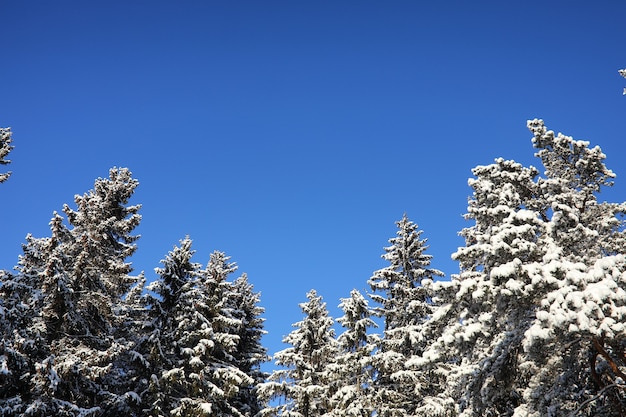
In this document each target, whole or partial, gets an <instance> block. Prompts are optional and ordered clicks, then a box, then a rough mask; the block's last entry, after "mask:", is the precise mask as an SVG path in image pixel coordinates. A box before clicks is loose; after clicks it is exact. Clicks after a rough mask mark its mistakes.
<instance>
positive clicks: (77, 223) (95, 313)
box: [33, 168, 141, 416]
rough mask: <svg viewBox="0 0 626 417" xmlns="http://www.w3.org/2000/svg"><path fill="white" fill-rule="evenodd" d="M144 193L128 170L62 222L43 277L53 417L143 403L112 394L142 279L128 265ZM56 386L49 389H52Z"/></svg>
mask: <svg viewBox="0 0 626 417" xmlns="http://www.w3.org/2000/svg"><path fill="white" fill-rule="evenodd" d="M136 186H137V180H135V179H133V178H132V176H131V173H130V171H128V170H127V169H124V168H121V169H116V168H114V169H112V170H111V171H110V172H109V178H107V179H102V178H100V179H98V180H96V182H95V185H94V189H93V190H91V191H89V192H87V193H85V194H84V195H82V196H76V197H75V201H76V204H77V209H76V210H73V209H70V208H69V206H67V205H66V206H65V207H64V212H65V214H66V215H67V217H68V222H69V225H70V227H66V226H65V225H64V224H63V222H62V218H61V216H59V215H57V214H55V216H54V218H53V220H52V222H51V225H52V238H51V240H50V244H49V246H48V250H47V251H46V253H45V255H44V259H45V263H44V265H45V267H44V269H43V271H42V276H41V280H42V282H41V288H42V297H43V300H42V309H41V311H42V317H43V320H44V323H45V329H46V330H45V333H46V338H47V343H48V347H49V352H48V353H49V354H48V356H47V357H46V358H44V359H43V360H38V361H37V363H36V364H35V367H36V369H37V370H38V372H37V374H36V375H35V376H34V377H33V378H34V379H33V381H34V384H35V387H40V388H36V389H35V391H36V392H41V395H42V399H41V403H42V404H45V407H44V408H42V410H43V409H45V410H46V413H48V414H47V415H71V416H74V415H88V414H93V415H111V414H115V413H119V412H125V411H127V405H128V404H127V402H128V401H134V400H135V396H134V395H132V394H129V395H127V393H126V392H120V391H119V388H120V387H117V386H107V384H106V383H105V382H106V381H110V380H111V379H113V380H115V379H116V377H115V375H112V374H115V373H119V372H123V370H119V369H116V368H115V363H116V361H117V359H118V358H119V356H120V355H122V354H124V353H125V350H126V348H127V346H126V345H125V344H124V343H122V342H120V340H119V339H118V337H117V336H118V332H119V325H120V323H119V322H118V317H117V314H116V312H117V309H118V308H119V306H120V305H121V303H122V302H123V299H122V296H123V295H124V294H125V293H126V292H128V290H129V289H130V288H131V285H133V284H134V283H135V282H136V281H137V280H138V279H139V278H137V277H132V276H130V275H129V273H130V272H131V266H130V264H129V263H127V262H126V258H127V257H128V256H130V255H131V254H132V253H133V252H134V250H135V245H134V243H133V242H134V241H135V240H136V239H137V237H136V236H132V235H131V232H132V231H133V229H134V228H135V227H136V226H137V225H138V224H139V220H140V218H141V217H140V216H139V214H137V212H138V210H139V206H128V205H127V203H128V201H129V199H130V197H131V196H132V194H133V192H134V190H135V188H136ZM47 381H49V382H47Z"/></svg>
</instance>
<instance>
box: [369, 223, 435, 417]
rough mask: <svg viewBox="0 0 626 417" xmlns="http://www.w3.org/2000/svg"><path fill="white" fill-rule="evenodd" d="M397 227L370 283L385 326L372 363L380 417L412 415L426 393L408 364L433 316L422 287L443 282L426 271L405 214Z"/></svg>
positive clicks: (421, 247)
mask: <svg viewBox="0 0 626 417" xmlns="http://www.w3.org/2000/svg"><path fill="white" fill-rule="evenodd" d="M396 225H397V227H398V231H397V233H396V236H395V237H393V238H391V239H389V243H391V246H389V247H386V248H385V254H384V255H383V259H385V260H386V261H388V262H389V266H387V267H385V268H383V269H380V270H378V271H376V272H374V274H373V276H372V277H371V278H370V279H369V281H368V283H369V285H370V286H371V288H372V290H373V291H374V294H372V295H371V297H372V299H373V300H374V301H375V302H377V303H379V304H380V307H379V308H378V310H377V311H378V315H379V316H381V317H383V318H384V323H385V328H384V333H383V337H382V340H381V343H380V346H379V348H378V350H377V351H376V352H375V353H374V355H373V358H372V360H373V364H374V367H375V370H376V378H375V381H374V385H373V386H374V392H375V393H376V395H375V398H374V406H375V409H376V415H378V416H381V417H403V416H411V415H413V414H414V412H415V410H416V408H417V407H418V406H419V403H420V401H421V398H422V396H423V393H422V391H423V390H427V389H428V387H429V384H430V383H429V381H428V376H427V374H424V373H422V372H421V371H420V370H419V369H410V368H408V367H407V362H408V361H409V360H410V359H411V358H412V357H413V356H419V355H421V354H422V353H423V351H424V349H425V348H426V345H427V341H426V340H424V338H423V337H422V336H421V327H422V325H423V324H424V322H425V321H426V320H427V319H428V318H429V317H430V316H431V315H432V314H433V304H432V300H431V298H432V296H431V294H429V293H428V291H427V289H426V288H425V287H423V286H422V282H425V281H427V282H432V281H433V280H434V279H435V278H436V277H440V276H443V273H442V272H441V271H439V270H436V269H432V268H429V266H430V262H431V259H432V256H430V255H427V254H426V253H425V251H426V250H427V249H428V246H427V245H426V239H422V238H421V234H422V231H421V230H418V228H417V225H416V224H415V223H413V222H412V221H410V220H409V219H408V217H407V216H406V214H405V215H404V216H403V217H402V219H401V220H400V221H398V222H396Z"/></svg>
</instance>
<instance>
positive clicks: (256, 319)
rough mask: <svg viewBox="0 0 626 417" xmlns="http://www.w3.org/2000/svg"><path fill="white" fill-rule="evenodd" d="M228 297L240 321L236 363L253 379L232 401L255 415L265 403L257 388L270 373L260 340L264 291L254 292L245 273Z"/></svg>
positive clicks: (234, 355)
mask: <svg viewBox="0 0 626 417" xmlns="http://www.w3.org/2000/svg"><path fill="white" fill-rule="evenodd" d="M228 299H229V303H230V304H231V307H230V308H229V311H231V312H232V315H233V318H235V319H236V320H239V321H240V322H241V325H240V326H239V330H238V334H237V335H238V336H239V340H238V342H237V348H236V349H235V350H234V352H233V359H234V360H233V363H234V365H235V366H236V367H237V368H239V369H240V370H241V371H242V372H244V373H245V374H246V375H248V376H249V377H251V378H252V381H253V382H252V384H251V385H250V386H247V387H242V388H241V389H240V390H239V393H238V394H237V395H235V397H234V398H233V401H232V402H233V404H234V406H235V408H236V409H237V410H239V412H241V414H243V415H245V416H249V417H253V416H255V415H256V414H257V413H258V412H259V411H260V410H261V409H262V408H263V407H264V405H265V404H264V403H263V402H262V401H261V399H259V397H258V394H257V389H256V387H257V385H258V384H261V383H262V382H264V381H265V379H266V378H267V374H266V373H265V372H263V371H261V364H263V363H264V362H267V361H269V360H270V358H269V356H268V354H267V349H266V348H265V347H264V346H263V344H262V343H261V338H262V337H263V335H264V334H265V333H266V331H265V330H264V323H265V319H264V318H263V317H262V315H263V313H264V312H265V309H264V308H263V307H261V306H260V305H259V304H260V301H261V294H259V293H258V292H254V286H253V285H252V284H251V283H250V282H249V281H248V276H247V275H246V274H243V275H242V276H240V277H239V278H237V279H236V280H235V281H234V282H233V285H232V291H231V293H230V296H229V297H228Z"/></svg>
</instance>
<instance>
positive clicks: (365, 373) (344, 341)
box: [328, 289, 379, 417]
mask: <svg viewBox="0 0 626 417" xmlns="http://www.w3.org/2000/svg"><path fill="white" fill-rule="evenodd" d="M339 307H340V308H341V309H342V311H343V316H341V317H340V318H338V319H337V322H338V323H339V324H341V326H342V327H343V328H344V331H343V333H341V334H340V335H339V337H338V338H337V342H338V345H339V354H338V355H337V358H336V360H335V361H334V362H333V363H332V364H330V365H329V379H330V381H331V386H332V391H331V392H334V394H332V397H331V399H330V400H331V410H330V412H329V413H328V415H329V416H336V417H340V416H351V417H369V416H371V415H372V413H373V412H374V409H373V407H372V404H371V399H372V396H373V393H372V383H373V378H374V371H373V367H372V363H371V355H372V352H373V351H374V349H375V348H376V346H377V344H378V342H379V340H378V336H377V335H373V334H371V333H370V329H372V328H375V327H377V324H376V322H375V321H374V320H373V319H372V317H373V315H374V314H373V311H372V309H371V308H370V306H369V303H368V301H367V300H366V299H365V297H364V296H363V294H361V293H360V292H359V291H358V290H356V289H355V290H352V291H351V292H350V297H348V298H342V299H341V303H340V304H339Z"/></svg>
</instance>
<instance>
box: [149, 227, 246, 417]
mask: <svg viewBox="0 0 626 417" xmlns="http://www.w3.org/2000/svg"><path fill="white" fill-rule="evenodd" d="M192 256H193V251H192V250H191V240H190V239H188V238H187V239H184V240H183V241H181V244H180V246H179V247H175V248H174V250H173V251H171V252H170V253H169V254H168V256H167V257H166V258H165V260H163V268H158V269H157V273H158V274H159V276H160V279H159V280H158V281H155V282H154V283H153V284H151V285H150V286H149V289H151V290H152V291H154V292H155V293H156V294H157V295H158V297H156V298H155V297H152V298H151V299H150V302H149V306H150V312H151V315H152V325H151V328H152V333H151V335H150V336H149V337H148V338H147V339H146V342H145V344H144V346H143V351H144V352H145V353H146V360H147V361H148V362H149V363H150V366H151V369H152V372H153V373H152V376H150V387H149V390H148V391H147V392H146V393H144V403H145V404H146V407H147V408H146V409H145V413H147V414H148V415H153V416H166V415H174V416H202V415H207V416H210V415H228V416H249V415H250V410H251V409H252V408H253V407H258V405H257V404H254V403H253V404H251V405H250V404H242V401H244V400H246V399H249V398H247V397H246V396H245V395H243V394H242V392H247V393H249V391H250V389H251V387H253V386H254V384H255V382H256V381H255V379H254V378H253V377H252V376H250V375H248V374H247V373H246V372H245V371H244V370H242V369H241V368H240V366H241V367H242V365H243V364H242V363H237V362H236V360H235V355H236V354H237V352H236V349H237V348H238V347H239V341H240V334H241V333H242V330H241V327H242V326H243V322H242V320H241V317H243V316H244V314H243V313H241V312H240V310H239V309H238V307H239V306H235V304H234V303H233V299H232V291H233V284H232V283H230V282H228V281H227V277H228V276H229V275H230V274H231V273H232V272H234V271H235V270H236V266H235V265H234V264H233V263H230V262H228V260H229V258H228V257H227V256H226V255H225V254H224V253H222V252H214V253H213V254H211V258H210V261H209V263H208V265H207V267H206V268H205V269H201V266H200V265H199V264H197V263H194V262H192V261H191V258H192ZM248 295H249V294H248ZM255 349H257V350H258V346H255ZM238 365H239V366H238ZM249 365H250V369H251V370H252V369H253V368H254V365H256V363H255V362H254V360H252V361H251V363H249Z"/></svg>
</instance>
